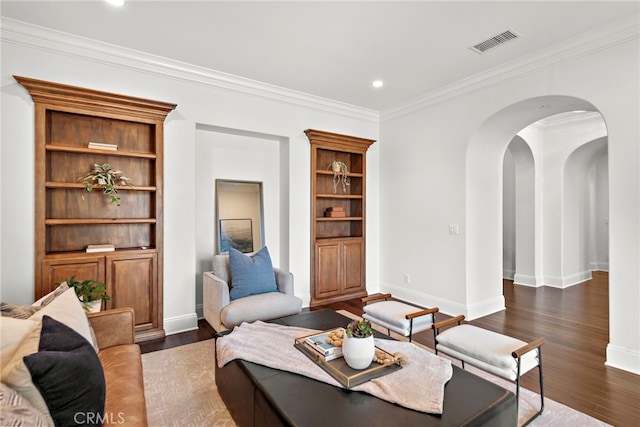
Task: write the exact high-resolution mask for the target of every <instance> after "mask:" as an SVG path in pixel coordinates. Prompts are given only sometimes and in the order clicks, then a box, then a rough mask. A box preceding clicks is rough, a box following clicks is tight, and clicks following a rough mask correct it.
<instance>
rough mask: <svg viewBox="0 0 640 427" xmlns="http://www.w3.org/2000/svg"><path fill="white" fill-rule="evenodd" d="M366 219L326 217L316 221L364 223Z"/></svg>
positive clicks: (357, 217) (358, 217) (359, 217)
mask: <svg viewBox="0 0 640 427" xmlns="http://www.w3.org/2000/svg"><path fill="white" fill-rule="evenodd" d="M363 219H364V218H363V217H361V216H347V217H344V218H335V217H333V218H332V217H326V216H321V217H318V218H316V221H362V220H363Z"/></svg>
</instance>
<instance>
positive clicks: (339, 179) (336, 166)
mask: <svg viewBox="0 0 640 427" xmlns="http://www.w3.org/2000/svg"><path fill="white" fill-rule="evenodd" d="M329 169H330V170H332V171H333V192H334V193H336V192H337V191H338V184H340V183H342V192H343V193H346V192H347V185H349V168H348V167H347V165H346V164H345V163H344V162H339V161H337V160H334V161H332V162H331V164H330V165H329Z"/></svg>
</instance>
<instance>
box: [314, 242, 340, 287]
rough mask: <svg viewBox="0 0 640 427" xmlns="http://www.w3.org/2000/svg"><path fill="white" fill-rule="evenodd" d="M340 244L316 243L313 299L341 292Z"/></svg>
mask: <svg viewBox="0 0 640 427" xmlns="http://www.w3.org/2000/svg"><path fill="white" fill-rule="evenodd" d="M340 249H341V244H340V242H337V241H324V242H318V243H316V250H315V264H316V269H315V277H314V283H315V287H314V290H313V298H314V299H322V298H329V297H334V296H336V295H339V294H340V292H341V290H342V269H341V268H340V264H341V263H340V252H341V250H340Z"/></svg>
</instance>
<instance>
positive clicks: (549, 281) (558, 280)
mask: <svg viewBox="0 0 640 427" xmlns="http://www.w3.org/2000/svg"><path fill="white" fill-rule="evenodd" d="M592 278H593V276H592V275H591V270H584V271H580V272H578V273H575V274H570V275H568V276H562V277H557V276H545V277H544V285H543V286H551V287H552V288H560V289H564V288H568V287H571V286H574V285H577V284H580V283H582V282H586V281H587V280H591V279H592Z"/></svg>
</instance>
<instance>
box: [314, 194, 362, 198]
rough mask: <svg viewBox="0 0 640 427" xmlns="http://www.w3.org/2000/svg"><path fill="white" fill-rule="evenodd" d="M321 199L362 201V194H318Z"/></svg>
mask: <svg viewBox="0 0 640 427" xmlns="http://www.w3.org/2000/svg"><path fill="white" fill-rule="evenodd" d="M316 197H317V198H319V199H362V198H363V196H362V194H316Z"/></svg>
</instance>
